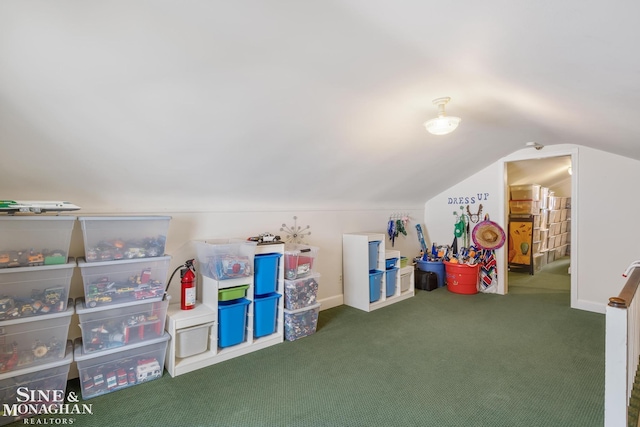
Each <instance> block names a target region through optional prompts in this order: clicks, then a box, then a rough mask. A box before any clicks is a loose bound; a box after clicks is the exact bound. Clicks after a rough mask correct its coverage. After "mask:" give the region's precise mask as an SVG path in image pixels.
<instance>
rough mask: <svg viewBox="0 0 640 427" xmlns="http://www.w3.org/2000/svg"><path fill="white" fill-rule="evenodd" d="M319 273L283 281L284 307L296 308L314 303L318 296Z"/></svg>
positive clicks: (288, 308)
mask: <svg viewBox="0 0 640 427" xmlns="http://www.w3.org/2000/svg"><path fill="white" fill-rule="evenodd" d="M319 282H320V273H313V274H311V275H309V276H307V277H302V278H300V279H296V280H285V281H284V308H286V309H287V310H297V309H299V308H305V307H309V306H311V305H313V304H315V303H316V302H317V301H316V298H317V296H318V286H319Z"/></svg>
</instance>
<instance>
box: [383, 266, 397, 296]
mask: <svg viewBox="0 0 640 427" xmlns="http://www.w3.org/2000/svg"><path fill="white" fill-rule="evenodd" d="M398 270H399V269H398V267H393V268H388V269H387V271H386V274H387V292H386V296H388V297H390V296H392V295H393V294H395V293H396V279H397V277H398V274H397V273H398Z"/></svg>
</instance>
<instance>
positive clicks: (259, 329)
mask: <svg viewBox="0 0 640 427" xmlns="http://www.w3.org/2000/svg"><path fill="white" fill-rule="evenodd" d="M281 296H282V295H280V294H277V293H275V292H274V293H271V294H268V295H264V296H261V297H256V299H255V300H254V301H253V336H254V337H255V338H260V337H264V336H266V335H271V334H273V333H275V332H276V319H277V317H276V314H277V313H278V300H279V299H280V297H281Z"/></svg>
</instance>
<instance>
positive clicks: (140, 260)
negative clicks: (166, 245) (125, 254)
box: [78, 254, 171, 268]
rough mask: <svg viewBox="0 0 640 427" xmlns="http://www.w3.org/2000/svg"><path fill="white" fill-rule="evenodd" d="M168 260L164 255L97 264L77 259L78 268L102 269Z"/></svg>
mask: <svg viewBox="0 0 640 427" xmlns="http://www.w3.org/2000/svg"><path fill="white" fill-rule="evenodd" d="M170 259H171V255H166V254H165V255H163V256H155V257H146V258H133V259H120V260H116V261H99V262H87V261H86V260H85V259H84V258H78V267H80V268H89V267H104V266H107V265H127V264H136V263H143V262H153V261H165V260H170Z"/></svg>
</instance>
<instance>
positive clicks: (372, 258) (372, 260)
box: [369, 240, 380, 271]
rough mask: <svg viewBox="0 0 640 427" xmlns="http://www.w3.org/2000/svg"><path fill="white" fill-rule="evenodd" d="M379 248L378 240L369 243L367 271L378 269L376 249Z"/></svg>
mask: <svg viewBox="0 0 640 427" xmlns="http://www.w3.org/2000/svg"><path fill="white" fill-rule="evenodd" d="M379 247H380V240H376V241H373V242H369V271H371V270H376V269H377V268H378V248H379Z"/></svg>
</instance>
